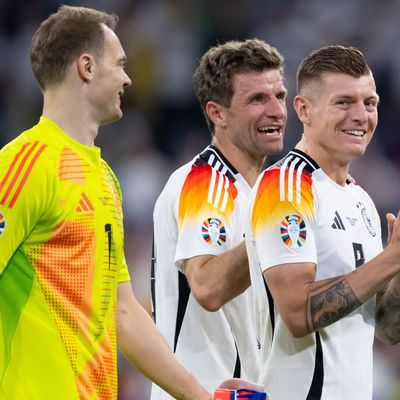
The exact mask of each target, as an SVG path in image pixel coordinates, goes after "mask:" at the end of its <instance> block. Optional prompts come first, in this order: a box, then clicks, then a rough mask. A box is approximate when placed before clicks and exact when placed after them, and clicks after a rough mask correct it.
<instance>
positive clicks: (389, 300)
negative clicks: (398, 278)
mask: <svg viewBox="0 0 400 400" xmlns="http://www.w3.org/2000/svg"><path fill="white" fill-rule="evenodd" d="M375 321H376V329H377V331H379V332H380V333H381V335H382V336H384V337H386V338H387V339H388V341H389V343H390V344H396V343H399V341H400V298H399V297H398V296H395V295H394V294H393V293H391V292H390V290H389V288H388V286H387V287H386V288H384V289H383V290H381V291H380V292H379V293H378V294H377V295H376V314H375Z"/></svg>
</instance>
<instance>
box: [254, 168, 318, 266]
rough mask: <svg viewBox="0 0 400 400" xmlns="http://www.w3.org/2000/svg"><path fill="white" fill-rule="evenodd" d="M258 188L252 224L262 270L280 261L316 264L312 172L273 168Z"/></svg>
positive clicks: (262, 178)
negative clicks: (285, 170)
mask: <svg viewBox="0 0 400 400" xmlns="http://www.w3.org/2000/svg"><path fill="white" fill-rule="evenodd" d="M255 190H256V192H255V196H254V200H253V205H252V209H251V226H252V231H253V234H254V239H255V244H256V249H257V254H258V256H259V260H260V264H261V265H260V267H261V268H262V271H264V270H266V269H268V268H270V267H273V266H275V265H280V264H287V263H301V262H313V263H316V262H317V253H316V244H315V236H314V232H315V228H316V215H315V214H316V211H315V204H314V196H313V191H312V177H311V174H309V173H308V172H306V171H304V172H300V173H299V174H297V171H296V170H292V171H287V172H284V170H282V169H281V168H278V167H272V168H271V169H268V170H266V171H265V172H264V174H263V175H262V176H261V177H260V179H259V181H258V184H257V185H256V188H255Z"/></svg>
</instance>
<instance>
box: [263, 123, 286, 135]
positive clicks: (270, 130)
mask: <svg viewBox="0 0 400 400" xmlns="http://www.w3.org/2000/svg"><path fill="white" fill-rule="evenodd" d="M257 131H258V132H259V133H262V134H263V135H267V136H280V135H281V134H282V127H281V126H274V125H271V126H262V127H260V128H258V129H257Z"/></svg>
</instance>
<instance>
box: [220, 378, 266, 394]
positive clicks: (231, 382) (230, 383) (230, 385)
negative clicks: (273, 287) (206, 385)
mask: <svg viewBox="0 0 400 400" xmlns="http://www.w3.org/2000/svg"><path fill="white" fill-rule="evenodd" d="M218 387H219V388H221V389H232V390H237V389H248V390H254V391H256V392H263V391H264V387H263V386H261V385H258V384H257V383H254V382H250V381H246V380H244V379H238V378H232V379H228V380H226V381H224V382H222V383H221V384H220V385H219V386H218Z"/></svg>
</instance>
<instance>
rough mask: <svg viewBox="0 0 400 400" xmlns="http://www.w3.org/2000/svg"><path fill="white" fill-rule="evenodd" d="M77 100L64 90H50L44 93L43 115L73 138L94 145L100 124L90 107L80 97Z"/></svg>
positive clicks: (87, 144) (90, 145)
mask: <svg viewBox="0 0 400 400" xmlns="http://www.w3.org/2000/svg"><path fill="white" fill-rule="evenodd" d="M75 100H77V99H76V97H74V96H69V93H64V92H63V91H62V90H57V91H53V92H52V91H50V90H49V91H47V92H46V93H45V94H44V102H43V116H45V117H47V118H49V119H51V120H52V121H54V122H55V123H56V124H57V125H58V126H59V127H60V128H61V129H62V130H63V131H64V132H65V133H66V134H67V135H68V136H70V137H71V138H72V139H74V140H76V141H77V142H79V143H82V144H84V145H86V146H89V147H92V146H93V145H94V140H95V138H96V136H97V133H98V130H99V125H98V124H96V123H95V122H94V121H93V120H92V119H91V118H90V116H89V112H88V107H87V106H85V105H84V104H82V102H81V101H79V100H80V99H78V100H77V101H75Z"/></svg>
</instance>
